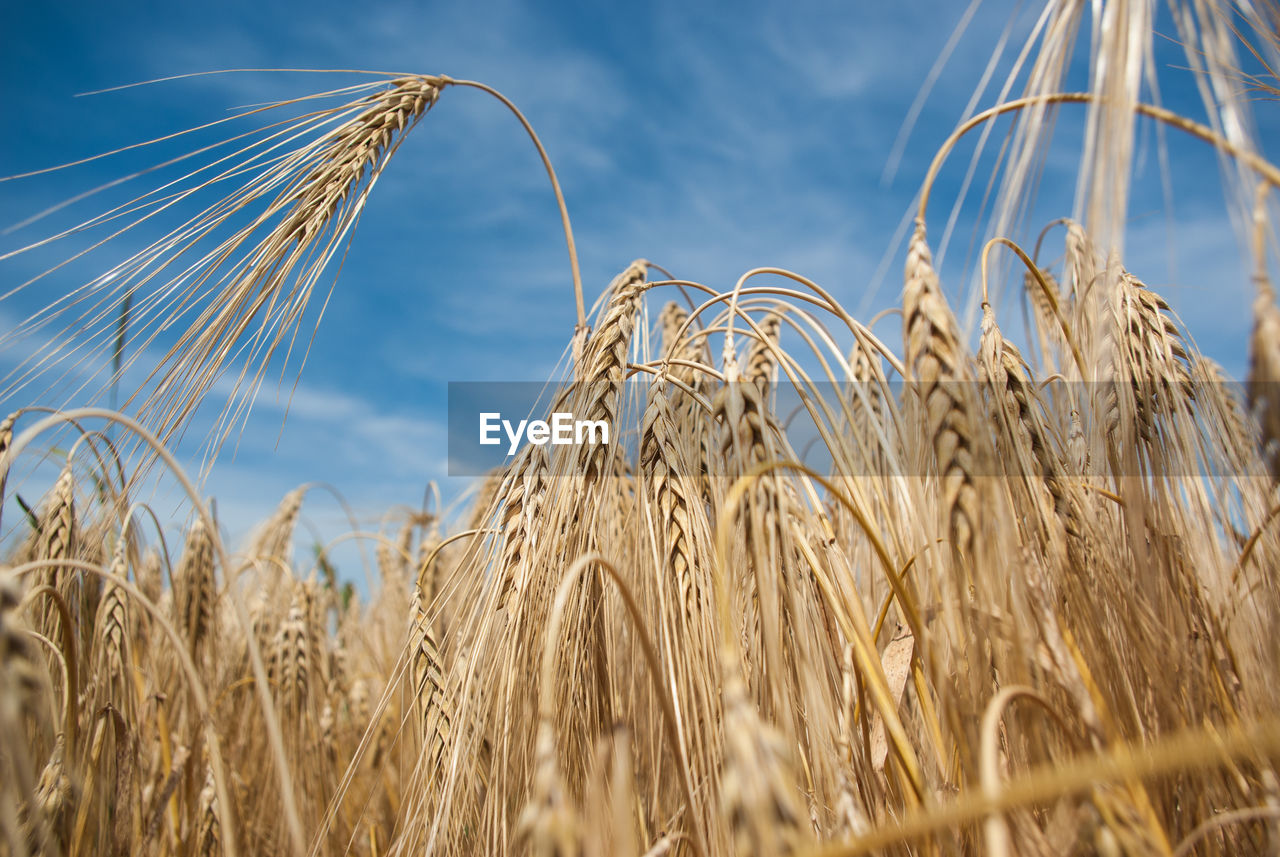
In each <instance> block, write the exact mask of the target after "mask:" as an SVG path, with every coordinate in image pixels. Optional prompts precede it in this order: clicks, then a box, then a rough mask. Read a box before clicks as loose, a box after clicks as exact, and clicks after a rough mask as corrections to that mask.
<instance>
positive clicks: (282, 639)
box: [271, 594, 311, 715]
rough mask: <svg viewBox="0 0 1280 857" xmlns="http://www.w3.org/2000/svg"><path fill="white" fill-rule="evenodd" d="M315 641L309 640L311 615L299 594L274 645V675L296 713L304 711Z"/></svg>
mask: <svg viewBox="0 0 1280 857" xmlns="http://www.w3.org/2000/svg"><path fill="white" fill-rule="evenodd" d="M310 650H311V645H310V642H309V641H308V640H307V616H306V608H305V607H304V604H303V601H302V598H301V596H300V594H299V595H295V596H294V599H293V603H292V604H291V605H290V606H289V613H288V615H286V616H285V619H284V621H283V622H281V623H280V630H279V631H277V632H276V638H275V644H274V646H273V647H272V660H271V666H272V669H271V677H272V679H273V680H274V681H275V682H276V686H277V692H278V693H279V698H280V699H281V701H282V702H283V703H284V704H285V708H286V710H288V711H291V712H293V713H294V714H295V715H296V714H300V713H301V711H302V707H303V703H304V700H305V699H306V697H307V690H308V687H309V684H310V677H311V664H310V663H309V661H310V654H311V651H310Z"/></svg>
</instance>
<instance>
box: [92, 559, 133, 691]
mask: <svg viewBox="0 0 1280 857" xmlns="http://www.w3.org/2000/svg"><path fill="white" fill-rule="evenodd" d="M110 571H111V576H110V578H109V579H108V580H107V581H106V583H105V584H104V585H103V589H102V599H101V600H100V601H99V602H98V616H97V619H96V620H95V622H94V634H95V635H96V639H95V641H94V652H95V656H96V657H97V658H98V664H97V671H98V674H99V676H100V677H101V680H102V681H104V682H105V683H106V688H107V699H108V700H109V701H110V702H111V703H112V704H113V705H115V706H116V707H117V708H119V709H121V710H122V711H123V712H125V713H127V714H131V713H132V711H133V699H134V693H135V688H134V684H133V676H132V669H133V661H132V657H131V653H130V650H131V648H132V645H133V643H132V641H133V637H134V629H133V622H134V617H133V603H132V599H130V598H129V597H128V596H127V595H126V594H125V592H124V590H123V588H121V586H120V585H119V581H125V580H127V579H128V576H129V543H128V538H127V537H126V536H125V535H124V534H122V535H121V536H120V538H119V539H118V540H117V541H116V546H115V550H114V552H113V553H112V556H111V568H110Z"/></svg>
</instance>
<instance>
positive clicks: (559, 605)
mask: <svg viewBox="0 0 1280 857" xmlns="http://www.w3.org/2000/svg"><path fill="white" fill-rule="evenodd" d="M592 563H596V564H598V565H600V567H601V568H603V569H604V570H605V571H606V572H608V575H609V578H610V579H611V580H612V581H613V583H614V586H615V587H617V590H618V594H619V595H621V596H622V603H623V605H625V606H626V608H627V612H628V613H629V614H630V615H631V622H632V624H633V625H634V626H635V631H636V639H637V640H638V641H639V643H640V649H641V651H643V652H644V659H645V662H646V663H647V664H648V667H649V678H650V679H651V680H652V681H653V690H654V694H655V695H656V696H657V697H658V701H659V702H660V703H661V705H662V726H663V729H664V731H665V732H666V733H667V741H668V742H669V743H670V744H671V749H672V751H673V752H675V754H676V758H678V759H679V760H680V773H681V777H680V788H681V790H683V791H684V799H685V806H686V807H688V816H689V823H690V825H692V826H693V830H694V834H695V835H694V836H693V837H692V839H691V841H692V842H693V850H694V851H696V852H697V854H698V857H707V855H708V851H707V844H708V843H707V839H706V836H705V834H704V832H703V830H702V821H701V819H700V818H699V817H698V814H697V813H696V812H694V811H693V781H692V779H691V778H690V775H689V762H688V760H687V759H686V758H685V753H684V745H683V744H682V743H681V742H680V733H679V730H678V729H677V728H676V713H675V708H674V706H673V705H672V702H671V696H670V694H667V693H665V692H664V690H663V687H662V678H661V677H662V665H661V662H660V661H659V660H658V652H657V649H655V648H654V646H653V641H652V640H650V639H649V633H648V631H647V630H646V628H645V625H644V617H643V616H642V615H641V614H640V608H639V607H638V606H637V605H636V602H635V598H634V597H633V596H632V594H631V590H630V589H629V588H628V587H627V584H626V581H625V580H623V578H622V575H621V573H619V571H618V569H617V568H615V567H614V566H613V564H612V563H611V562H609V561H608V560H607V559H605V558H604V557H603V556H601V555H600V554H587V555H586V556H583V557H579V558H578V559H577V560H576V561H574V563H573V565H571V566H569V570H568V572H566V573H565V576H564V578H563V579H562V580H561V581H560V585H559V586H558V587H557V588H556V596H555V601H554V602H553V603H552V607H551V619H550V622H549V623H548V626H547V640H546V645H545V646H544V648H543V650H542V665H541V666H542V668H541V671H540V675H539V684H538V717H539V718H540V719H541V720H543V721H548V722H549V721H550V720H551V718H552V717H553V716H554V714H555V711H554V707H553V702H554V700H553V699H552V696H551V693H550V690H549V689H550V688H551V687H553V686H554V683H555V681H554V679H555V652H556V648H555V641H556V638H558V637H559V636H560V625H561V623H562V622H563V620H564V611H565V608H566V606H567V605H568V603H569V595H570V593H571V592H572V591H573V587H574V585H575V584H576V583H577V582H578V578H579V577H581V576H582V572H584V571H585V570H586V569H587V568H589V567H590V566H591V564H592Z"/></svg>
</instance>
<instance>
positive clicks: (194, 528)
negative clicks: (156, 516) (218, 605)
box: [173, 518, 217, 663]
mask: <svg viewBox="0 0 1280 857" xmlns="http://www.w3.org/2000/svg"><path fill="white" fill-rule="evenodd" d="M213 554H214V550H213V535H212V534H211V533H210V532H209V529H208V528H207V527H206V526H205V524H204V520H203V519H202V518H196V519H195V520H194V521H193V522H192V524H191V528H190V529H189V530H188V531H187V541H186V545H185V547H184V548H183V551H182V560H181V561H180V562H179V564H178V569H177V571H176V572H175V573H174V594H173V596H174V597H173V606H174V610H175V611H176V619H177V624H178V627H179V628H180V629H181V630H182V632H183V634H184V635H185V636H186V640H187V647H188V650H189V651H190V652H191V657H192V658H193V659H194V660H195V661H196V662H197V663H198V662H199V660H200V653H201V652H203V651H207V650H208V649H209V648H210V643H211V641H210V637H211V636H212V635H213V633H214V632H215V631H216V625H215V622H214V602H215V600H216V598H217V589H216V582H215V580H214V556H213Z"/></svg>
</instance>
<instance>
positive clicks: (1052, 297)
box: [982, 236, 1088, 378]
mask: <svg viewBox="0 0 1280 857" xmlns="http://www.w3.org/2000/svg"><path fill="white" fill-rule="evenodd" d="M1001 244H1002V245H1004V246H1005V247H1008V248H1009V249H1010V250H1012V251H1013V252H1014V254H1015V255H1017V257H1018V258H1019V259H1021V260H1022V264H1024V265H1026V266H1027V271H1028V272H1030V274H1031V276H1032V277H1033V278H1034V279H1035V281H1036V283H1037V284H1038V285H1039V286H1040V290H1041V291H1042V292H1044V296H1045V299H1046V300H1047V301H1048V302H1049V308H1050V309H1052V310H1053V317H1054V318H1055V319H1057V321H1058V326H1059V327H1061V328H1062V335H1063V337H1064V338H1065V339H1066V340H1067V345H1068V346H1070V348H1071V356H1072V358H1073V359H1074V360H1075V361H1076V368H1078V369H1079V370H1080V377H1081V378H1085V377H1088V374H1087V373H1086V372H1085V368H1084V356H1083V355H1082V354H1081V353H1080V348H1079V347H1078V346H1077V345H1076V340H1075V337H1073V336H1072V335H1071V325H1070V324H1068V323H1067V320H1066V319H1065V318H1063V317H1062V308H1061V307H1060V306H1058V296H1057V295H1056V294H1054V292H1053V289H1052V288H1050V286H1049V283H1048V282H1047V281H1046V280H1045V278H1044V272H1043V271H1041V270H1040V266H1039V265H1037V264H1036V263H1035V262H1033V261H1032V260H1031V257H1030V256H1028V255H1027V254H1026V252H1025V251H1024V250H1023V249H1022V248H1021V247H1019V246H1018V245H1017V244H1015V243H1014V242H1013V241H1010V240H1009V239H1008V238H1004V237H1002V236H998V237H996V238H992V239H991V240H990V241H988V242H987V243H986V245H985V246H984V247H983V248H982V304H983V306H988V305H989V304H988V302H987V257H988V256H989V255H990V253H991V250H992V249H993V248H995V247H996V246H997V245H1001Z"/></svg>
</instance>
